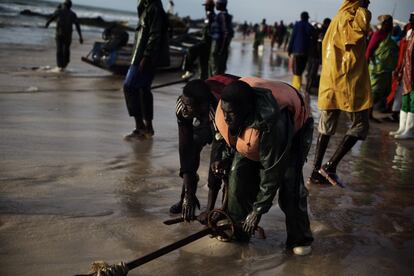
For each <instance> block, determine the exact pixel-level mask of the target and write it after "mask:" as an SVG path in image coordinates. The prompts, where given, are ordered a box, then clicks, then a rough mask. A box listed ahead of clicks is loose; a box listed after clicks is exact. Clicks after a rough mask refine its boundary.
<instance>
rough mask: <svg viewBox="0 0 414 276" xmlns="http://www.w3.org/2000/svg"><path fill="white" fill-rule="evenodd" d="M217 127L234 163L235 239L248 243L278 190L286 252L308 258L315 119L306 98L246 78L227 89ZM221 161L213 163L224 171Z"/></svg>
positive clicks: (282, 87)
mask: <svg viewBox="0 0 414 276" xmlns="http://www.w3.org/2000/svg"><path fill="white" fill-rule="evenodd" d="M215 121H216V125H217V128H218V130H219V131H220V134H221V136H222V137H223V139H224V141H225V143H226V144H227V146H228V148H229V149H228V152H230V153H231V154H228V155H223V156H228V158H227V159H230V160H231V170H230V175H229V191H228V210H227V212H228V214H229V215H230V217H231V218H232V219H233V221H234V222H235V223H236V225H239V224H241V225H242V227H241V228H242V229H240V227H237V228H236V229H237V230H236V233H235V235H236V239H239V240H244V241H247V240H248V239H249V238H250V235H252V234H253V233H254V231H255V229H256V228H257V225H258V223H259V221H260V219H261V216H262V215H263V214H265V213H267V212H268V211H269V209H270V207H271V206H272V204H273V199H274V197H275V195H276V192H277V191H278V190H279V206H280V208H281V209H282V211H283V212H284V213H285V215H286V230H287V241H286V247H287V248H288V249H289V250H293V252H294V254H297V255H307V254H309V253H310V252H311V246H310V245H311V243H312V241H313V237H312V233H311V231H310V224H309V217H308V211H307V195H308V192H307V190H306V188H305V187H304V183H303V172H302V170H303V165H304V163H305V159H306V156H307V154H308V151H309V147H310V145H311V143H312V133H313V119H312V118H311V117H309V109H308V107H307V106H306V104H305V101H304V99H303V97H302V95H300V94H299V92H298V91H296V90H295V89H294V88H292V87H291V86H290V85H288V84H286V83H283V82H276V81H269V80H264V79H259V78H255V77H244V78H241V79H240V80H238V81H235V82H233V83H231V84H229V85H228V86H226V87H225V88H224V90H223V93H222V97H221V102H220V103H219V106H218V108H217V111H216V120H215ZM223 163H228V162H226V159H223V160H222V161H221V163H215V164H214V166H213V171H217V170H220V167H221V164H223Z"/></svg>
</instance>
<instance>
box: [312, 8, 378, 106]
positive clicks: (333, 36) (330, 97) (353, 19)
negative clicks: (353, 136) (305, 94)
mask: <svg viewBox="0 0 414 276" xmlns="http://www.w3.org/2000/svg"><path fill="white" fill-rule="evenodd" d="M370 20H371V13H370V12H369V11H368V10H367V9H365V8H361V7H360V4H359V1H358V0H345V1H344V3H343V4H342V6H341V8H340V9H339V11H338V13H337V15H336V16H335V17H334V18H333V20H332V22H331V24H330V25H329V28H328V31H327V32H326V35H325V38H324V40H323V45H322V47H323V48H322V72H321V79H320V85H319V97H318V108H319V109H321V110H329V109H340V110H343V111H347V112H357V111H361V110H365V109H368V108H370V107H371V106H372V96H371V84H370V78H369V73H368V63H367V61H366V59H365V49H366V44H367V43H366V35H367V32H368V30H369V27H370V23H369V22H370Z"/></svg>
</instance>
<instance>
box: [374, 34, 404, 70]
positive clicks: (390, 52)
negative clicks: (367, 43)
mask: <svg viewBox="0 0 414 276" xmlns="http://www.w3.org/2000/svg"><path fill="white" fill-rule="evenodd" d="M397 62H398V46H397V43H395V41H394V40H393V39H392V38H391V34H390V35H389V36H388V37H387V38H386V39H384V40H383V41H381V43H380V44H379V46H378V48H377V49H376V50H375V53H374V56H373V57H372V59H371V60H370V63H369V72H370V74H371V76H372V75H376V74H381V73H386V72H392V71H394V69H395V67H396V66H397Z"/></svg>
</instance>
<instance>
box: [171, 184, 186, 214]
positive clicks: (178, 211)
mask: <svg viewBox="0 0 414 276" xmlns="http://www.w3.org/2000/svg"><path fill="white" fill-rule="evenodd" d="M184 193H185V187H184V184H183V187H182V188H181V196H180V201H178V202H177V203H175V204H173V205H172V206H171V207H170V213H171V214H181V211H182V210H183V209H182V208H183V199H184Z"/></svg>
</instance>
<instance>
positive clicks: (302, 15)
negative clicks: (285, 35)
mask: <svg viewBox="0 0 414 276" xmlns="http://www.w3.org/2000/svg"><path fill="white" fill-rule="evenodd" d="M300 19H302V20H308V19H309V13H308V12H306V11H304V12H302V13H301V14H300Z"/></svg>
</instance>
